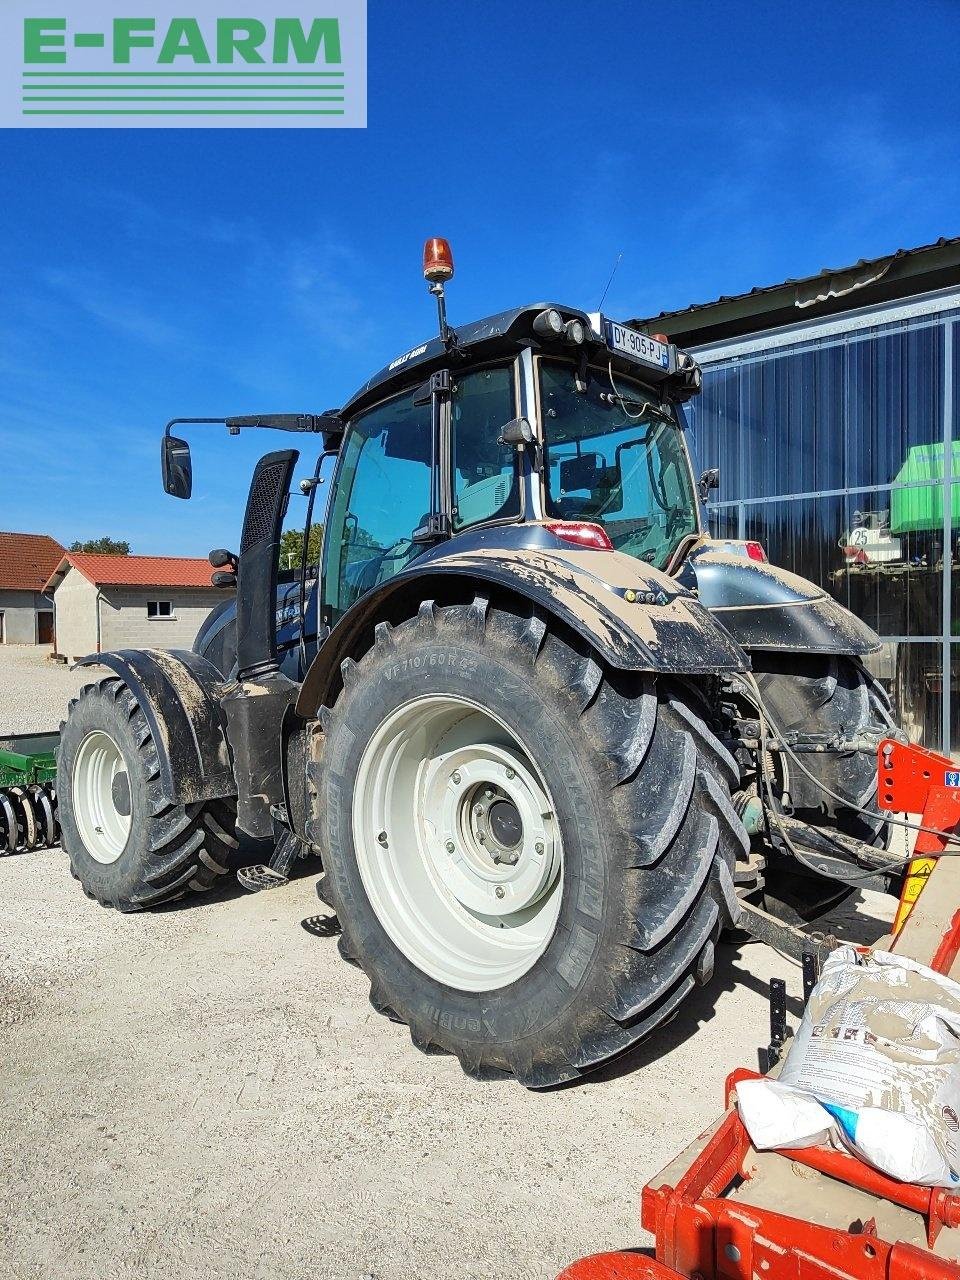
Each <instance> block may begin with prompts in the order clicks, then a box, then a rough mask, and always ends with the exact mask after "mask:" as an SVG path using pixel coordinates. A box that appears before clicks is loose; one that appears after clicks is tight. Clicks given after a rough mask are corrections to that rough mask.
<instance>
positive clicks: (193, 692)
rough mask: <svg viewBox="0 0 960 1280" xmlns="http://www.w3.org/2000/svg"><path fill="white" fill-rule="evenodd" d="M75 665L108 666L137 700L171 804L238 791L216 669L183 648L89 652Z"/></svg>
mask: <svg viewBox="0 0 960 1280" xmlns="http://www.w3.org/2000/svg"><path fill="white" fill-rule="evenodd" d="M76 665H77V666H78V667H107V668H108V669H109V670H110V671H113V672H114V673H115V674H116V675H118V676H119V677H120V679H121V680H123V682H124V683H125V684H126V685H127V686H128V688H129V689H130V691H131V693H133V695H134V697H135V698H136V699H137V701H138V702H139V703H140V706H141V707H142V709H143V714H144V715H145V716H146V719H147V724H148V726H149V728H150V732H151V734H152V735H153V741H154V743H155V745H156V748H157V755H158V756H159V759H160V787H161V790H162V792H163V796H164V798H165V799H166V800H168V801H169V802H170V804H193V803H196V802H197V801H201V800H218V799H223V798H225V797H228V796H234V795H236V791H237V789H236V786H235V784H234V779H233V766H232V763H231V756H230V748H229V745H228V740H227V727H226V720H225V718H224V715H223V712H222V710H221V707H220V698H221V696H222V693H223V690H224V683H223V679H222V677H221V675H220V672H219V671H217V669H216V667H214V666H213V664H212V663H210V662H208V661H207V660H206V658H201V657H200V655H199V654H196V653H190V652H188V651H186V650H183V649H175V650H171V651H167V650H160V649H119V650H117V651H116V652H114V653H92V654H90V655H89V656H88V657H86V658H81V659H80V661H79V662H78V663H77V664H76Z"/></svg>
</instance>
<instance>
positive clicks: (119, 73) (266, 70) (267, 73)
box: [23, 67, 344, 79]
mask: <svg viewBox="0 0 960 1280" xmlns="http://www.w3.org/2000/svg"><path fill="white" fill-rule="evenodd" d="M23 74H24V77H28V76H30V77H36V76H101V77H107V76H127V77H130V76H135V77H137V78H138V79H139V77H141V76H340V77H342V76H343V74H344V73H343V72H342V71H271V70H270V69H269V68H268V67H265V68H264V69H263V71H134V70H132V69H131V70H130V71H24V73H23Z"/></svg>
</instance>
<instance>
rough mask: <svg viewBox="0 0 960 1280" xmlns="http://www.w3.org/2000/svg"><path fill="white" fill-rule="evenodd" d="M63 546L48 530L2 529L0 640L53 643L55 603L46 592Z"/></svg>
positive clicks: (0, 642) (3, 642)
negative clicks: (18, 531)
mask: <svg viewBox="0 0 960 1280" xmlns="http://www.w3.org/2000/svg"><path fill="white" fill-rule="evenodd" d="M63 554H64V551H63V547H61V545H60V543H59V542H57V541H56V539H54V538H50V537H48V536H47V535H46V534H45V533H0V644H50V643H51V641H52V638H53V605H52V604H51V602H50V600H49V599H46V598H45V597H44V595H43V591H44V588H45V586H46V583H47V580H48V579H49V577H50V575H51V573H52V572H53V571H54V569H55V568H56V566H57V564H58V563H59V562H60V560H61V558H62V556H63Z"/></svg>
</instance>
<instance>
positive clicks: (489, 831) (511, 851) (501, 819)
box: [464, 785, 523, 866]
mask: <svg viewBox="0 0 960 1280" xmlns="http://www.w3.org/2000/svg"><path fill="white" fill-rule="evenodd" d="M464 807H465V808H467V809H469V811H470V817H469V823H470V826H471V828H472V831H473V835H474V837H475V838H476V841H477V843H478V844H481V845H483V847H484V849H485V850H486V851H487V853H488V854H489V855H490V858H491V859H492V861H493V862H502V863H506V864H507V865H508V866H515V865H516V864H517V863H518V862H519V861H520V849H519V848H518V846H520V845H521V844H522V842H523V816H522V814H521V813H520V810H519V809H518V808H517V806H516V805H515V804H514V802H513V801H512V800H511V799H510V797H509V796H508V795H506V793H505V792H503V791H501V790H500V789H499V788H498V787H496V786H493V787H488V786H485V785H484V786H480V787H478V788H477V795H476V799H475V800H471V798H470V797H469V796H468V797H466V798H465V800H464Z"/></svg>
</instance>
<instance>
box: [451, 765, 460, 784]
mask: <svg viewBox="0 0 960 1280" xmlns="http://www.w3.org/2000/svg"><path fill="white" fill-rule="evenodd" d="M451 776H452V778H453V780H454V782H455V783H456V784H457V786H458V787H459V785H460V770H459V769H454V771H453V773H452V775H451Z"/></svg>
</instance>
